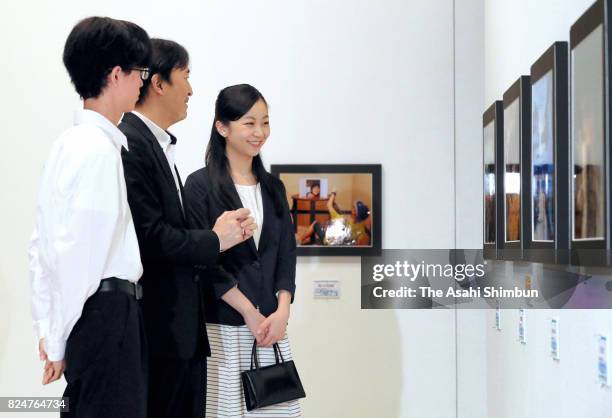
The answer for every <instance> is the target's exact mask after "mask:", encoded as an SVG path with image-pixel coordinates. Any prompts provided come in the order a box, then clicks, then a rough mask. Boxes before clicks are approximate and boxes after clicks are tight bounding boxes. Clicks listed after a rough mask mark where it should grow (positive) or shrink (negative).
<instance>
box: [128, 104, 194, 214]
mask: <svg viewBox="0 0 612 418" xmlns="http://www.w3.org/2000/svg"><path fill="white" fill-rule="evenodd" d="M123 121H125V122H126V123H129V124H130V125H132V127H134V128H135V129H136V130H138V132H140V133H141V134H142V135H143V136H144V137H145V138H146V139H147V140H149V143H150V145H151V148H152V149H153V154H154V155H155V158H156V159H157V163H158V164H159V165H160V167H161V168H162V171H163V172H164V175H165V177H166V180H167V181H168V182H169V183H170V185H171V186H172V190H176V184H175V182H174V177H173V176H172V171H170V170H171V168H170V164H168V158H167V157H166V155H165V154H164V150H163V149H162V147H161V145H159V142H158V141H157V138H155V135H153V132H151V130H150V129H149V128H148V127H147V125H145V123H144V122H143V121H142V120H141V119H140V118H139V117H138V116H136V115H134V114H133V113H126V114H124V115H123ZM174 169H176V167H174ZM176 174H177V178H178V179H179V189H180V193H181V198H182V199H183V202H184V201H185V196H184V195H183V185H182V183H181V181H180V177H178V171H177V173H176ZM173 195H174V198H175V199H176V204H177V205H178V208H179V211H180V213H181V214H182V216H183V220H185V214H184V212H183V206H182V205H181V201H180V200H179V196H178V194H177V193H173Z"/></svg>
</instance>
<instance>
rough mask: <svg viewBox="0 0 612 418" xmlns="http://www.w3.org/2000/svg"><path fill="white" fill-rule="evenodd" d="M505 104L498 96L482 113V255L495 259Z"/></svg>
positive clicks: (500, 227)
mask: <svg viewBox="0 0 612 418" xmlns="http://www.w3.org/2000/svg"><path fill="white" fill-rule="evenodd" d="M503 133H504V108H503V103H502V101H501V100H497V101H496V102H495V103H493V104H492V105H491V106H490V107H489V108H488V109H487V110H486V111H485V112H484V113H483V115H482V139H483V144H482V155H483V196H484V202H483V221H484V225H483V243H482V248H483V257H484V258H485V259H490V260H491V259H493V260H494V259H496V258H497V249H498V248H500V247H499V246H500V242H501V241H500V240H499V239H498V237H501V236H502V235H503V223H502V222H501V221H500V220H501V219H503V212H502V209H503V206H502V205H500V204H499V199H498V196H501V195H503V182H502V181H501V179H502V178H503V166H502V164H499V163H498V162H500V161H502V159H503V139H504V138H503Z"/></svg>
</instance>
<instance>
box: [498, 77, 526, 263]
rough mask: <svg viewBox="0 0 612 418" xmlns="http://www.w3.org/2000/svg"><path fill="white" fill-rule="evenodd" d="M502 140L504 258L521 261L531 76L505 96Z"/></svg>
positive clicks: (502, 255) (517, 82)
mask: <svg viewBox="0 0 612 418" xmlns="http://www.w3.org/2000/svg"><path fill="white" fill-rule="evenodd" d="M503 102H504V135H503V136H504V140H503V159H502V161H503V163H502V166H503V183H504V187H503V189H504V190H503V195H501V196H500V200H501V202H500V203H501V204H502V205H503V217H502V220H503V225H504V230H503V234H502V236H501V237H500V239H501V240H502V250H501V258H502V259H504V260H520V259H521V258H522V249H523V240H522V222H523V220H524V219H525V217H526V216H525V215H526V214H525V213H524V212H525V211H524V205H523V204H522V203H523V202H522V200H523V199H521V197H522V196H521V184H522V178H523V169H524V167H523V166H522V164H521V161H522V159H521V156H522V151H523V141H524V140H525V138H526V137H527V136H529V135H531V83H530V77H529V76H521V77H520V78H519V79H518V80H516V82H514V84H512V86H511V87H510V88H509V89H508V90H506V92H505V93H504V100H503Z"/></svg>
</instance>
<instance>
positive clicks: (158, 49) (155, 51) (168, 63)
mask: <svg viewBox="0 0 612 418" xmlns="http://www.w3.org/2000/svg"><path fill="white" fill-rule="evenodd" d="M151 47H152V50H151V63H150V65H149V69H150V71H149V78H147V79H146V80H145V81H143V83H142V87H141V88H140V97H139V98H138V104H141V103H143V102H144V101H145V99H146V97H147V92H148V89H149V86H150V85H151V78H153V75H155V74H159V75H160V76H161V78H162V79H163V80H164V81H167V82H170V73H172V70H174V69H175V68H178V69H179V70H182V69H185V68H187V67H188V66H189V53H188V52H187V50H186V49H185V47H183V46H182V45H180V44H178V43H176V42H174V41H169V40H167V39H159V38H152V39H151Z"/></svg>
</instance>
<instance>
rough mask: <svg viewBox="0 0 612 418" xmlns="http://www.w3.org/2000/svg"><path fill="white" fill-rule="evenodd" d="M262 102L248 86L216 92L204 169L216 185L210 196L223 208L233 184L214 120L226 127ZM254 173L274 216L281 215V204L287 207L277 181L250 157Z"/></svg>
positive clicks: (257, 92)
mask: <svg viewBox="0 0 612 418" xmlns="http://www.w3.org/2000/svg"><path fill="white" fill-rule="evenodd" d="M259 100H262V101H263V102H264V103H265V104H266V105H267V104H268V103H267V102H266V99H265V98H264V97H263V95H262V94H261V93H260V92H259V90H257V89H256V88H255V87H253V86H251V85H249V84H238V85H235V86H229V87H226V88H224V89H223V90H221V91H220V92H219V95H218V96H217V101H216V102H215V119H214V121H213V126H212V130H211V132H210V141H209V142H208V146H207V147H206V167H207V168H208V175H209V176H210V180H211V182H212V183H213V184H215V185H218V186H219V187H217V188H216V189H215V190H214V191H213V193H215V194H216V196H217V197H218V198H219V199H220V200H221V202H223V203H224V204H225V205H226V206H231V204H230V202H231V200H230V195H229V191H230V190H232V189H233V188H234V182H233V181H232V177H231V175H230V167H229V161H228V159H227V155H226V153H225V146H226V140H225V138H224V137H222V136H221V134H219V132H218V131H217V128H216V127H215V124H216V123H217V121H219V122H221V123H223V124H225V125H228V124H229V123H230V122H233V121H237V120H238V119H240V118H241V117H243V116H244V115H245V114H246V113H247V112H248V111H249V110H250V109H251V108H252V107H253V105H254V104H255V103H257V102H258V101H259ZM252 170H253V174H254V175H255V178H256V179H257V181H258V182H259V183H260V184H261V187H262V188H263V189H265V190H266V191H267V192H268V194H269V195H270V196H272V199H273V201H274V207H275V209H276V214H277V216H280V215H281V214H282V209H283V205H286V202H284V200H285V196H284V195H282V193H281V191H280V189H284V188H279V187H274V183H275V182H277V183H278V182H280V180H278V179H276V178H275V177H274V176H272V175H271V174H270V173H268V172H267V171H266V169H265V168H264V165H263V162H262V160H261V156H260V155H256V156H255V157H253V165H252Z"/></svg>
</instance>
